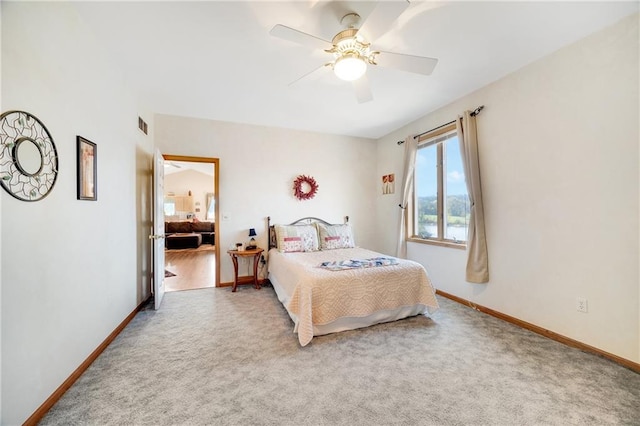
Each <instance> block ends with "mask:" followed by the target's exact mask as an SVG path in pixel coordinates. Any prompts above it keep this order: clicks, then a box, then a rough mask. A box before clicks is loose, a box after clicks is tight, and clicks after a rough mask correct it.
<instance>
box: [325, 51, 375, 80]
mask: <svg viewBox="0 0 640 426" xmlns="http://www.w3.org/2000/svg"><path fill="white" fill-rule="evenodd" d="M366 70H367V64H366V62H365V61H363V60H362V58H361V57H360V56H358V55H354V54H347V55H344V56H341V57H339V58H338V59H336V62H335V64H334V65H333V72H334V73H335V74H336V75H337V76H338V78H339V79H341V80H345V81H354V80H357V79H359V78H360V77H362V74H364V73H365V71H366Z"/></svg>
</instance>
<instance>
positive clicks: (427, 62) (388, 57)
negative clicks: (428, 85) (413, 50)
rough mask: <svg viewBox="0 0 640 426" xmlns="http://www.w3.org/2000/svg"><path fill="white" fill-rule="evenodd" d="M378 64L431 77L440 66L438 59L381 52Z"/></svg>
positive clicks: (377, 58)
mask: <svg viewBox="0 0 640 426" xmlns="http://www.w3.org/2000/svg"><path fill="white" fill-rule="evenodd" d="M376 63H377V64H378V65H380V66H381V67H387V68H394V69H397V70H401V71H407V72H413V73H416V74H423V75H430V74H431V73H432V72H433V69H434V68H435V67H436V65H437V64H438V60H437V59H436V58H429V57H426V56H414V55H404V54H402V53H391V52H380V55H379V56H378V57H376Z"/></svg>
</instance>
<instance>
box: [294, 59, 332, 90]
mask: <svg viewBox="0 0 640 426" xmlns="http://www.w3.org/2000/svg"><path fill="white" fill-rule="evenodd" d="M327 67H328V64H323V65H320V66H319V67H318V68H315V69H313V70H311V71H309V72H308V73H306V74H304V75H303V76H302V77H300V78H297V79H295V80H293V81H292V82H291V83H289V84H287V86H293V85H294V84H296V83H297V82H299V81H300V80H306V79H310V78H312V77H315V76H316V75H319V74H320V73H321V72H322V70H324V69H325V68H327Z"/></svg>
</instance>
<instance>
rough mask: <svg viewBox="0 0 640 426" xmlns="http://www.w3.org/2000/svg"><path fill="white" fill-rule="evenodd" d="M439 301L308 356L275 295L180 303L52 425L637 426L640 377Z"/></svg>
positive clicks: (319, 342)
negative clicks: (429, 312) (427, 311)
mask: <svg viewBox="0 0 640 426" xmlns="http://www.w3.org/2000/svg"><path fill="white" fill-rule="evenodd" d="M439 302H440V303H441V310H440V311H438V312H437V313H436V314H434V316H433V318H432V319H429V318H426V317H424V316H421V317H414V318H410V319H406V320H401V321H397V322H394V323H389V324H383V325H378V326H374V327H369V328H366V329H361V330H355V331H348V332H342V333H338V334H332V335H328V336H324V337H318V338H314V340H313V341H312V343H311V344H310V345H309V346H307V347H304V348H301V347H300V346H299V345H298V342H297V339H296V336H295V335H294V334H292V323H291V320H290V319H289V317H288V316H287V314H286V312H285V311H284V309H283V308H282V306H281V305H280V304H279V302H278V300H277V298H276V297H275V295H274V293H273V290H272V289H271V288H270V287H266V288H263V289H262V290H255V289H253V288H250V287H242V288H240V289H239V290H238V292H237V293H231V291H230V289H228V288H215V289H203V290H193V291H187V292H175V293H169V294H166V295H165V299H164V302H163V306H162V309H161V310H160V311H143V312H140V313H139V314H138V315H137V316H136V317H135V318H134V320H133V321H132V322H131V324H130V325H129V326H128V327H127V328H126V329H125V330H124V331H123V332H122V334H121V335H120V336H119V337H118V338H117V339H116V340H115V341H114V342H113V343H112V344H111V345H110V346H109V347H108V348H107V350H106V351H105V352H104V353H103V355H102V356H100V357H99V358H98V359H97V360H96V362H94V364H93V365H92V366H91V367H90V368H89V370H87V372H86V373H85V374H84V375H83V376H82V377H81V378H80V379H79V380H78V381H77V382H76V384H75V385H74V386H73V387H72V388H71V389H70V390H69V391H68V392H67V394H66V395H64V397H63V398H62V399H61V400H60V401H59V403H58V404H57V405H56V406H55V407H54V408H53V409H52V410H51V411H50V412H49V413H48V415H47V416H46V417H45V418H44V419H43V421H42V424H43V425H387V424H394V425H638V424H640V375H638V374H636V373H634V372H633V371H631V370H628V369H626V368H623V367H621V366H619V365H617V364H615V363H613V362H610V361H608V360H606V359H603V358H600V357H598V356H594V355H591V354H587V353H583V352H581V351H579V350H576V349H573V348H569V347H566V346H564V345H562V344H560V343H557V342H554V341H551V340H548V339H545V338H543V337H541V336H538V335H536V334H533V333H531V332H528V331H526V330H522V329H520V328H517V327H515V326H512V325H510V324H507V323H504V322H502V321H500V320H498V319H495V318H492V317H490V316H487V315H485V314H482V313H479V312H477V311H474V310H472V309H470V308H467V307H464V306H462V305H459V304H457V303H455V302H451V301H449V300H446V299H442V298H439Z"/></svg>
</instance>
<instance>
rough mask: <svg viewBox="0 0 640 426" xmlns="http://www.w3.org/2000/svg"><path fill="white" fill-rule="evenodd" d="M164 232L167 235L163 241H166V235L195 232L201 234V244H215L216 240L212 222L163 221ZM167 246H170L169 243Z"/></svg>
mask: <svg viewBox="0 0 640 426" xmlns="http://www.w3.org/2000/svg"><path fill="white" fill-rule="evenodd" d="M164 234H165V236H166V237H167V239H165V241H167V240H168V237H170V236H171V235H176V234H197V235H200V236H201V242H202V244H215V242H216V238H215V236H216V234H215V223H214V222H187V221H184V222H165V223H164ZM198 240H200V239H198ZM198 245H200V244H198ZM196 247H197V246H196ZM167 248H171V247H169V245H168V244H167Z"/></svg>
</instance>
